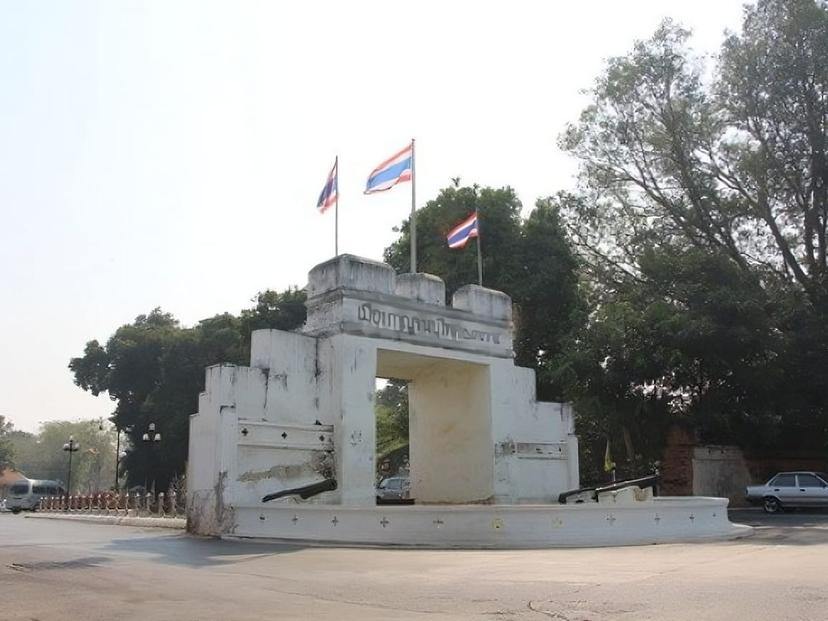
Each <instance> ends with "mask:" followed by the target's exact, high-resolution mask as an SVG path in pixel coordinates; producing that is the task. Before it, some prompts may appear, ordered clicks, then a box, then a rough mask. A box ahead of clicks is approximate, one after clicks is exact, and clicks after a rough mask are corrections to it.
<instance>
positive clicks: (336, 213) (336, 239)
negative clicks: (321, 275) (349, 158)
mask: <svg viewBox="0 0 828 621" xmlns="http://www.w3.org/2000/svg"><path fill="white" fill-rule="evenodd" d="M334 169H335V170H336V177H335V179H336V203H335V204H334V256H335V257H338V256H339V156H338V155H337V156H336V158H335V159H334Z"/></svg>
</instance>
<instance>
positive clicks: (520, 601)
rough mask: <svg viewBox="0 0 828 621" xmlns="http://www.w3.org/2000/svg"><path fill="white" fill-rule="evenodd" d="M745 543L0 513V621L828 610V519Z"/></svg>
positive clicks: (754, 614)
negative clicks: (439, 541) (424, 534)
mask: <svg viewBox="0 0 828 621" xmlns="http://www.w3.org/2000/svg"><path fill="white" fill-rule="evenodd" d="M734 516H735V517H736V519H737V520H738V521H742V522H748V523H752V524H755V525H757V526H758V527H759V528H758V530H757V534H756V535H755V536H754V537H751V538H749V539H745V540H741V541H735V542H723V543H708V544H694V545H685V544H682V545H678V544H676V545H659V546H644V547H628V548H593V549H574V550H530V551H425V550H382V549H355V548H309V547H298V546H285V545H272V544H261V543H245V542H227V541H216V540H210V539H199V538H193V537H188V536H186V535H183V534H179V533H175V532H172V533H170V532H162V531H160V530H154V529H139V528H131V527H123V526H103V525H97V524H85V523H76V522H62V521H57V520H42V519H37V520H34V519H25V518H24V517H23V516H22V515H19V516H12V515H10V514H0V620H3V621H11V620H14V621H23V620H25V621H33V620H37V621H51V620H58V619H60V620H63V619H72V618H79V619H87V620H89V621H98V620H101V621H103V620H106V621H109V620H111V619H119V620H132V619H135V620H139V619H140V620H142V621H146V620H162V621H163V620H168V619H169V620H175V621H188V620H193V621H195V620H198V621H209V620H213V619H215V620H219V619H220V620H222V621H224V620H230V621H234V620H239V621H246V620H254V619H255V620H260V619H268V620H270V619H314V620H316V619H337V620H339V619H359V620H379V619H382V620H388V619H395V620H396V619H402V620H408V619H429V620H431V619H435V620H439V619H490V620H518V621H523V620H527V621H528V620H533V619H534V620H542V619H555V620H558V621H587V620H589V621H604V620H607V619H621V620H636V621H638V620H647V619H652V620H659V621H673V620H691V619H692V620H693V621H697V620H700V619H704V620H705V621H714V620H719V619H722V620H727V621H739V620H742V619H750V620H754V619H791V620H797V621H805V620H814V621H817V620H819V621H823V620H825V619H826V618H828V513H822V514H802V513H796V514H785V515H782V516H770V517H766V516H764V515H763V514H761V513H759V512H756V511H737V512H734Z"/></svg>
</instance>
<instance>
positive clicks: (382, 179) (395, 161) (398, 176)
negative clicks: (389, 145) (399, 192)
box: [365, 143, 414, 194]
mask: <svg viewBox="0 0 828 621" xmlns="http://www.w3.org/2000/svg"><path fill="white" fill-rule="evenodd" d="M413 167H414V144H413V143H412V144H409V145H408V146H407V147H406V148H405V149H403V150H402V151H400V152H399V153H397V154H396V155H392V156H391V157H389V158H388V159H387V160H385V161H384V162H383V163H382V164H380V165H379V166H377V167H376V168H375V169H374V170H373V171H372V172H371V174H370V175H368V183H366V184H365V193H366V194H373V193H374V192H384V191H385V190H388V189H391V188H392V187H394V186H395V185H397V184H398V183H402V182H403V181H411V170H412V168H413Z"/></svg>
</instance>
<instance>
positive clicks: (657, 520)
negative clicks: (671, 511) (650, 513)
mask: <svg viewBox="0 0 828 621" xmlns="http://www.w3.org/2000/svg"><path fill="white" fill-rule="evenodd" d="M653 519H654V520H655V523H656V524H659V523H660V522H661V516H660V515H659V514H658V513H656V514H655V517H654V518H653Z"/></svg>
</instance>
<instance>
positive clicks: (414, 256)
mask: <svg viewBox="0 0 828 621" xmlns="http://www.w3.org/2000/svg"><path fill="white" fill-rule="evenodd" d="M416 209H417V193H416V184H415V183H414V139H413V138H412V139H411V273H412V274H416V273H417V219H416V217H415V215H416V214H415V211H416Z"/></svg>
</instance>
